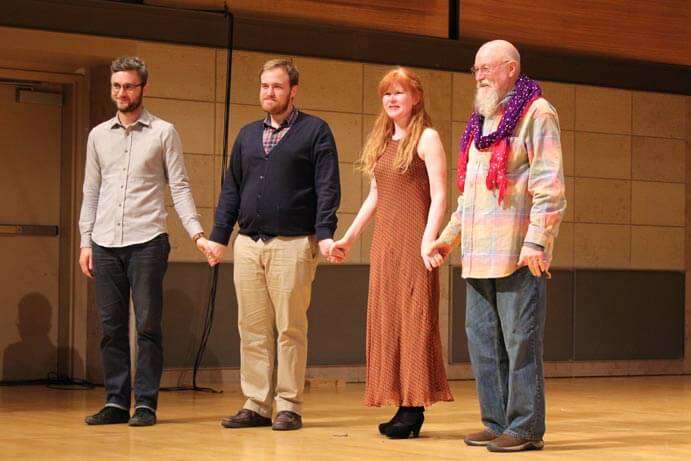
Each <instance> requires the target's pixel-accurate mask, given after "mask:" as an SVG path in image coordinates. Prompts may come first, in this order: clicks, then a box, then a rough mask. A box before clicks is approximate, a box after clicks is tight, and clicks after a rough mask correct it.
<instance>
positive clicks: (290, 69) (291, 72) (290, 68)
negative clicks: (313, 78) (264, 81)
mask: <svg viewBox="0 0 691 461" xmlns="http://www.w3.org/2000/svg"><path fill="white" fill-rule="evenodd" d="M279 67H280V68H281V69H283V70H285V71H286V73H287V74H288V81H289V82H290V86H295V85H297V84H298V83H299V81H300V72H298V68H297V67H296V66H295V64H293V62H292V61H289V60H287V59H271V60H269V61H266V62H265V63H264V65H263V66H262V68H261V70H260V71H259V77H260V78H261V76H262V74H263V73H264V72H266V71H267V70H273V69H276V68H279Z"/></svg>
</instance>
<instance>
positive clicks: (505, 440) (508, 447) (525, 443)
mask: <svg viewBox="0 0 691 461" xmlns="http://www.w3.org/2000/svg"><path fill="white" fill-rule="evenodd" d="M544 446H545V443H544V442H543V441H542V440H529V439H519V438H518V437H513V436H511V435H508V434H502V435H500V436H499V437H497V438H496V439H494V440H492V441H491V442H490V443H488V444H487V449H488V450H489V451H494V452H500V453H503V452H511V451H525V450H541V449H542V447H544Z"/></svg>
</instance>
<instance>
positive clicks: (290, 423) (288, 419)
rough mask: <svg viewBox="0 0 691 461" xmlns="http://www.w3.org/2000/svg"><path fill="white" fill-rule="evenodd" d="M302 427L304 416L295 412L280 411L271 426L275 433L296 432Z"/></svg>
mask: <svg viewBox="0 0 691 461" xmlns="http://www.w3.org/2000/svg"><path fill="white" fill-rule="evenodd" d="M301 427H302V416H300V415H298V414H297V413H295V412H293V411H279V412H278V413H276V419H274V423H273V424H272V426H271V429H273V430H274V431H294V430H295V429H300V428H301Z"/></svg>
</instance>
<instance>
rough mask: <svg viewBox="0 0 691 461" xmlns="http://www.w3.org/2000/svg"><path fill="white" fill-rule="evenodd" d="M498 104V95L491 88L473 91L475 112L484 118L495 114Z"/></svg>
mask: <svg viewBox="0 0 691 461" xmlns="http://www.w3.org/2000/svg"><path fill="white" fill-rule="evenodd" d="M499 102H500V100H499V93H497V90H495V89H494V88H492V87H489V86H486V87H481V88H478V89H477V90H476V91H475V111H477V113H478V114H480V115H482V116H483V117H485V118H489V117H491V116H492V115H494V114H495V113H496V112H497V109H499Z"/></svg>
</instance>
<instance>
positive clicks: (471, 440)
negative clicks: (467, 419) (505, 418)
mask: <svg viewBox="0 0 691 461" xmlns="http://www.w3.org/2000/svg"><path fill="white" fill-rule="evenodd" d="M497 437H499V436H498V435H497V434H495V433H494V432H490V431H488V430H487V429H485V430H483V431H480V432H473V433H472V434H468V435H466V436H465V437H463V441H464V442H465V444H466V445H470V446H471V447H484V446H486V445H487V444H488V443H490V442H491V441H492V440H494V439H496V438H497Z"/></svg>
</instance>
